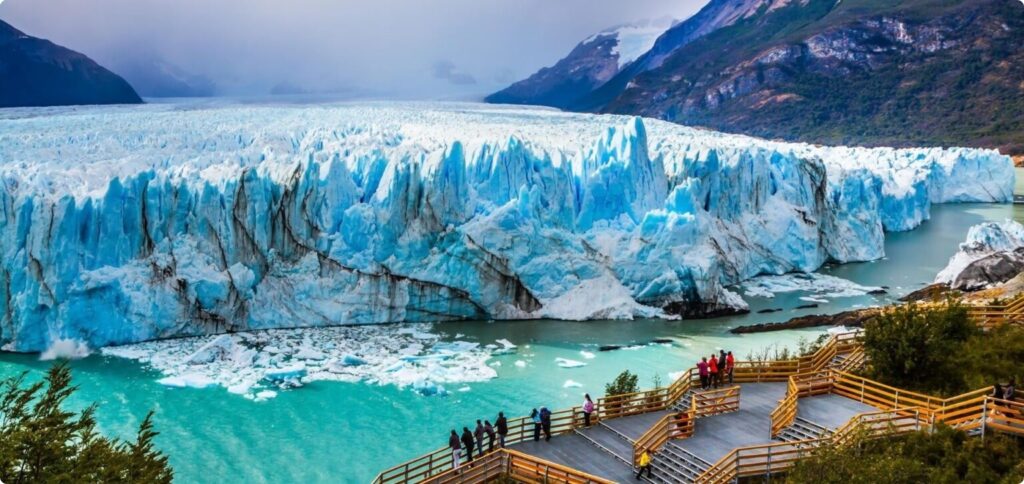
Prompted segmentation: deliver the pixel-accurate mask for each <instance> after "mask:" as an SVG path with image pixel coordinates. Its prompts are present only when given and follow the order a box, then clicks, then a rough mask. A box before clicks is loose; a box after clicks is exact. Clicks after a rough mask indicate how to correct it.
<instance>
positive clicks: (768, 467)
mask: <svg viewBox="0 0 1024 484" xmlns="http://www.w3.org/2000/svg"><path fill="white" fill-rule="evenodd" d="M765 459H766V461H765V467H764V480H766V481H768V482H772V448H771V447H768V456H767V457H765Z"/></svg>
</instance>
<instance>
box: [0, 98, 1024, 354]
mask: <svg viewBox="0 0 1024 484" xmlns="http://www.w3.org/2000/svg"><path fill="white" fill-rule="evenodd" d="M1013 183H1014V172H1013V168H1012V164H1011V162H1010V159H1009V158H1008V157H1005V156H1002V155H1000V154H998V153H997V152H995V151H991V150H976V149H910V150H897V149H888V148H876V149H862V148H825V147H816V146H811V145H804V144H787V143H778V142H769V141H764V140H759V139H755V138H749V137H744V136H735V135H725V134H720V133H715V132H711V131H706V130H701V129H692V128H687V127H683V126H678V125H673V124H670V123H665V122H661V121H656V120H645V119H640V118H632V117H623V116H596V115H588V114H570V113H561V112H556V111H551V110H546V109H535V108H509V107H498V106H482V105H475V104H448V105H438V104H407V105H398V104H352V105H333V106H281V105H273V106H261V105H195V106H181V105H159V104H158V105H146V106H139V107H130V108H126V107H74V108H48V109H45V110H38V109H14V110H4V111H3V112H0V185H2V187H0V285H2V286H3V287H4V288H5V294H6V295H7V296H6V297H5V298H0V315H2V316H0V347H3V348H4V349H8V350H12V351H42V350H45V349H46V348H48V347H50V346H51V343H52V342H53V341H57V340H75V341H80V342H82V343H84V344H86V345H87V346H88V347H90V348H101V347H104V346H108V345H116V344H126V343H134V342H140V341H146V340H153V339H161V338H170V337H182V336H195V335H208V334H218V333H225V332H237V331H248V330H258V329H269V328H280V327H303V326H333V325H339V324H370V323H384V322H398V321H406V322H420V321H437V320H461V319H509V318H543V317H549V318H563V319H589V318H633V317H652V316H683V317H692V316H707V315H714V314H722V313H729V312H736V311H743V310H746V303H744V301H743V300H742V298H741V297H740V296H739V295H738V294H736V293H734V292H732V291H730V290H728V289H726V288H727V287H728V286H732V285H735V284H738V283H741V282H743V281H745V280H747V279H750V278H752V277H754V276H758V275H763V274H784V273H789V272H810V271H813V270H815V269H817V268H818V267H819V266H821V265H822V264H823V263H824V262H825V261H828V260H834V261H838V262H846V261H864V260H872V259H877V258H880V257H882V255H883V245H882V240H883V231H884V230H907V229H910V228H913V227H915V226H916V225H918V224H919V223H921V222H922V221H923V220H925V219H927V217H928V211H929V208H930V204H931V203H943V202H965V201H982V202H990V201H1008V200H1010V199H1011V193H1012V187H1013ZM412 336H415V335H412ZM321 351H322V350H321ZM261 354H262V352H261Z"/></svg>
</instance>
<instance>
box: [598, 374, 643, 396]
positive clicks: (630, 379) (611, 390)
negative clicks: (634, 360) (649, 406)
mask: <svg viewBox="0 0 1024 484" xmlns="http://www.w3.org/2000/svg"><path fill="white" fill-rule="evenodd" d="M639 381H640V378H639V377H638V376H637V375H635V374H633V373H630V371H629V370H626V371H624V372H622V373H619V376H617V377H615V379H614V380H612V382H611V383H609V384H607V385H605V386H604V394H605V396H611V395H623V394H626V393H636V392H638V391H640V383H639Z"/></svg>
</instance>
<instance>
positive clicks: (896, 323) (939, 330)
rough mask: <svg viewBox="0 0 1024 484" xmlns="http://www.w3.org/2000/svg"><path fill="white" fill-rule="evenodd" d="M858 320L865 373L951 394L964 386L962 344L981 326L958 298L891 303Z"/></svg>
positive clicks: (905, 385)
mask: <svg viewBox="0 0 1024 484" xmlns="http://www.w3.org/2000/svg"><path fill="white" fill-rule="evenodd" d="M864 326H865V327H864V329H865V332H864V352H865V353H866V354H867V357H868V359H869V361H870V362H871V366H870V368H869V370H868V373H869V376H870V377H872V378H874V379H877V380H881V381H882V382H884V383H887V384H889V385H893V386H898V387H900V388H907V389H911V390H917V391H922V392H939V393H945V394H951V393H959V392H963V391H965V390H967V389H968V386H967V385H968V384H967V379H966V376H965V373H964V371H963V368H962V357H963V345H964V343H965V342H966V341H967V340H968V339H970V338H971V337H975V336H978V335H979V334H980V331H981V330H980V329H978V327H977V326H975V325H974V323H972V322H971V321H970V320H969V319H968V317H967V309H966V308H965V307H964V306H963V305H961V304H960V303H958V302H956V301H949V303H948V305H946V306H941V307H920V306H918V305H916V304H914V303H910V304H907V305H905V306H896V307H894V308H893V309H892V310H891V311H888V312H884V313H882V314H880V315H879V316H877V317H875V318H874V319H872V320H870V321H868V322H867V323H866V324H865V325H864Z"/></svg>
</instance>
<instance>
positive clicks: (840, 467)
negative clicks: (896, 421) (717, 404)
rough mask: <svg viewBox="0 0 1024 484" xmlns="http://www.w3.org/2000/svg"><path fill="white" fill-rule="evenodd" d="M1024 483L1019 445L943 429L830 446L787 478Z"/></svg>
mask: <svg viewBox="0 0 1024 484" xmlns="http://www.w3.org/2000/svg"><path fill="white" fill-rule="evenodd" d="M1022 478H1024V449H1022V447H1021V442H1020V441H1019V440H1016V439H1013V438H1010V437H1006V436H1002V435H992V436H988V437H986V438H985V440H984V441H983V440H981V439H978V438H971V437H968V436H967V434H965V433H963V432H961V431H958V430H953V429H951V428H949V427H945V426H940V427H938V428H937V429H936V431H935V432H934V433H928V432H915V433H912V434H908V435H906V436H901V437H896V438H890V439H876V440H861V441H859V442H856V443H855V444H854V445H850V446H847V447H842V448H830V447H826V448H823V449H822V450H820V451H819V452H818V453H817V454H816V455H815V456H814V457H811V458H809V459H805V460H802V461H799V462H797V464H796V466H795V467H794V468H793V470H792V472H790V473H789V474H788V475H787V476H786V482H787V483H791V484H805V483H806V484H860V483H864V484H875V483H882V482H885V483H891V484H903V483H906V484H917V483H924V482H927V483H934V484H944V483H949V484H954V483H962V482H974V483H1007V484H1011V483H1013V484H1015V483H1018V482H1021V479H1022Z"/></svg>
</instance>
